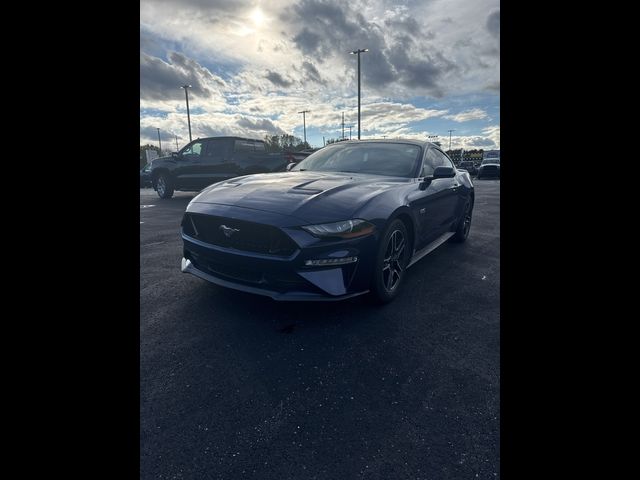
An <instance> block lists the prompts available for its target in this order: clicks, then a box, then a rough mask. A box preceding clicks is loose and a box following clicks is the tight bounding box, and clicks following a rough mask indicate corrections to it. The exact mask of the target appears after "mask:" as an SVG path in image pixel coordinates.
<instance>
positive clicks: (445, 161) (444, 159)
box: [434, 150, 453, 167]
mask: <svg viewBox="0 0 640 480" xmlns="http://www.w3.org/2000/svg"><path fill="white" fill-rule="evenodd" d="M434 152H435V154H436V156H437V157H438V160H439V162H440V163H439V164H438V165H436V166H437V167H453V164H452V163H451V160H449V158H448V157H447V156H446V155H445V154H444V153H442V152H440V151H438V150H434Z"/></svg>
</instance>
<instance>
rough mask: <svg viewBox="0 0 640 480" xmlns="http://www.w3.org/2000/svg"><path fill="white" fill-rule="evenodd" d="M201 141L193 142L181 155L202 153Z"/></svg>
mask: <svg viewBox="0 0 640 480" xmlns="http://www.w3.org/2000/svg"><path fill="white" fill-rule="evenodd" d="M202 143H203V142H194V143H192V144H191V145H189V146H188V147H187V148H185V149H184V150H183V151H182V155H200V154H201V153H202Z"/></svg>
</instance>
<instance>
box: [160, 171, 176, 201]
mask: <svg viewBox="0 0 640 480" xmlns="http://www.w3.org/2000/svg"><path fill="white" fill-rule="evenodd" d="M156 192H158V196H159V197H160V198H171V197H173V182H172V181H171V178H170V177H169V175H167V174H166V173H161V174H160V175H158V178H157V179H156Z"/></svg>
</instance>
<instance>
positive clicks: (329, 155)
mask: <svg viewBox="0 0 640 480" xmlns="http://www.w3.org/2000/svg"><path fill="white" fill-rule="evenodd" d="M421 152H422V149H421V148H420V147H419V146H417V145H411V144H408V143H391V142H389V143H383V142H362V143H348V144H342V145H331V146H328V147H325V148H323V149H321V150H319V151H317V152H315V153H313V154H311V155H309V156H308V157H307V158H305V159H304V160H302V161H301V162H300V163H298V164H297V165H296V166H295V167H293V168H292V169H291V170H292V171H294V172H296V171H299V172H303V171H305V170H309V171H314V172H349V173H370V174H374V175H386V176H393V177H407V178H411V177H413V176H414V173H415V171H416V170H417V167H418V163H419V162H420V156H421Z"/></svg>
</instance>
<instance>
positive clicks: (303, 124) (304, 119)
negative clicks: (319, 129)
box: [298, 110, 311, 146]
mask: <svg viewBox="0 0 640 480" xmlns="http://www.w3.org/2000/svg"><path fill="white" fill-rule="evenodd" d="M310 111H311V110H303V111H301V112H298V113H301V114H302V127H303V129H304V143H305V144H306V143H307V119H306V117H305V114H307V113H309V112H310ZM305 146H306V145H305Z"/></svg>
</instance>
